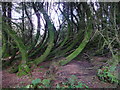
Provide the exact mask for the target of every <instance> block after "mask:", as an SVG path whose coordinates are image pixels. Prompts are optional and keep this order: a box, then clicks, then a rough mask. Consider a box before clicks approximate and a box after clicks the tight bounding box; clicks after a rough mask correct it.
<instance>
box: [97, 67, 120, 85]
mask: <svg viewBox="0 0 120 90" xmlns="http://www.w3.org/2000/svg"><path fill="white" fill-rule="evenodd" d="M115 68H116V67H115V66H112V67H110V68H109V67H107V66H103V67H102V68H101V69H98V72H97V76H98V78H99V79H100V80H101V81H104V82H109V83H117V84H120V80H118V78H117V77H118V76H117V74H115V73H114V70H115Z"/></svg>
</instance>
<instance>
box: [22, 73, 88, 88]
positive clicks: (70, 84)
mask: <svg viewBox="0 0 120 90" xmlns="http://www.w3.org/2000/svg"><path fill="white" fill-rule="evenodd" d="M77 80H78V79H77V77H76V76H75V75H72V76H71V77H70V78H69V79H68V80H67V81H66V82H62V83H58V84H57V85H56V88H88V86H87V85H86V84H84V83H82V82H78V81H77ZM24 88H52V84H51V80H49V79H43V80H41V79H35V80H33V81H32V83H31V84H30V85H27V86H25V87H24Z"/></svg>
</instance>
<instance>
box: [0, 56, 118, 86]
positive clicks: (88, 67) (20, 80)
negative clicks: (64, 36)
mask: <svg viewBox="0 0 120 90" xmlns="http://www.w3.org/2000/svg"><path fill="white" fill-rule="evenodd" d="M92 59H93V60H92V62H91V63H90V62H88V61H87V60H82V61H77V60H73V61H71V62H70V63H68V64H67V65H65V66H61V67H60V69H58V71H57V72H56V75H57V77H56V80H55V81H54V83H55V84H56V83H59V82H62V81H64V80H65V78H69V77H70V76H71V75H75V76H77V77H78V80H79V81H82V82H83V83H85V84H86V85H88V86H89V88H116V85H113V84H110V83H105V82H102V81H100V80H99V79H98V78H97V77H96V73H97V69H98V68H99V67H100V66H101V65H102V64H103V62H102V61H104V60H105V59H106V58H105V57H93V58H92ZM48 63H49V62H43V63H42V64H40V66H41V65H42V66H45V65H47V64H48ZM47 70H48V68H40V67H38V68H36V69H34V70H33V71H32V72H31V73H32V76H27V75H26V76H22V77H18V76H17V75H16V74H14V73H12V74H11V73H8V72H7V70H3V71H2V72H0V74H2V88H17V87H18V88H20V87H22V86H25V85H28V84H30V83H31V81H32V80H34V79H36V78H40V79H43V76H44V75H45V72H46V71H47Z"/></svg>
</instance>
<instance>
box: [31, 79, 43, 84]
mask: <svg viewBox="0 0 120 90" xmlns="http://www.w3.org/2000/svg"><path fill="white" fill-rule="evenodd" d="M40 82H41V79H39V78H38V79H35V80H33V81H32V84H33V85H34V86H35V85H37V84H39V83H40Z"/></svg>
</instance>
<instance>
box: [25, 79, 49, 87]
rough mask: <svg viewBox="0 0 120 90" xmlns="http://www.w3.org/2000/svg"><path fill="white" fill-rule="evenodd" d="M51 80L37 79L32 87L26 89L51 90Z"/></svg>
mask: <svg viewBox="0 0 120 90" xmlns="http://www.w3.org/2000/svg"><path fill="white" fill-rule="evenodd" d="M49 87H50V80H49V79H43V80H41V79H39V78H37V79H35V80H33V81H32V83H31V84H30V85H27V86H25V87H24V88H49Z"/></svg>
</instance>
